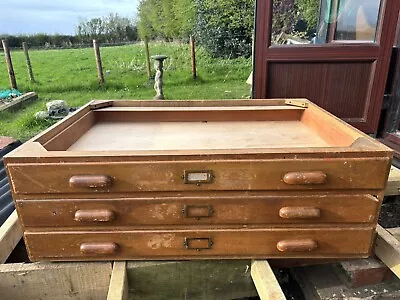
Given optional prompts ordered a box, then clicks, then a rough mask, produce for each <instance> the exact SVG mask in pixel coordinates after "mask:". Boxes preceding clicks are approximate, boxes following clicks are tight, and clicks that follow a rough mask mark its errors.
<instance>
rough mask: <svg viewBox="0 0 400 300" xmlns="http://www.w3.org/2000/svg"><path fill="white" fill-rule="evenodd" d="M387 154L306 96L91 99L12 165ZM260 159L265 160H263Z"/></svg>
mask: <svg viewBox="0 0 400 300" xmlns="http://www.w3.org/2000/svg"><path fill="white" fill-rule="evenodd" d="M360 154H362V156H374V157H377V156H384V157H387V156H388V155H392V151H391V150H390V149H389V148H387V147H386V146H384V145H382V144H381V143H379V142H378V141H376V140H374V139H373V138H371V137H369V136H368V135H366V134H364V133H362V132H360V131H358V130H357V129H355V128H354V127H352V126H350V125H348V124H346V123H345V122H343V121H342V120H340V119H338V118H336V117H335V116H333V115H332V114H330V113H328V112H326V111H325V110H323V109H321V108H319V107H318V106H316V105H314V104H313V103H311V102H309V101H307V100H305V99H273V100H190V101H184V100H179V101H171V100H167V101H126V100H120V101H114V100H107V101H92V102H90V103H88V104H87V105H86V106H84V107H82V108H81V109H79V110H78V111H76V112H75V113H74V114H72V115H71V116H69V117H67V118H65V119H63V120H62V121H60V122H59V123H57V124H55V125H54V126H52V127H51V128H49V129H47V130H46V131H44V132H43V133H41V134H39V135H38V136H36V137H34V138H33V139H31V140H30V141H28V142H26V143H25V144H24V145H23V147H20V149H18V151H14V152H12V153H11V154H9V155H8V159H9V160H10V161H11V160H13V161H18V160H19V158H21V159H23V160H24V161H35V162H37V161H39V160H40V161H68V160H71V161H72V160H74V159H75V158H79V157H84V159H85V161H96V159H98V158H99V157H102V158H103V159H112V160H114V161H117V160H123V161H128V160H145V159H146V157H147V158H148V157H150V156H151V157H153V158H154V159H173V158H172V157H175V156H179V157H180V158H181V159H182V158H183V157H186V158H188V159H189V158H190V157H198V158H200V157H204V155H207V156H210V155H213V157H215V158H217V157H219V158H220V157H222V156H224V157H228V156H230V157H231V158H250V157H253V158H254V157H263V158H278V157H280V158H288V157H295V158H299V157H325V158H328V157H343V156H345V155H348V156H351V155H353V156H354V155H357V156H358V155H360ZM258 155H261V156H258Z"/></svg>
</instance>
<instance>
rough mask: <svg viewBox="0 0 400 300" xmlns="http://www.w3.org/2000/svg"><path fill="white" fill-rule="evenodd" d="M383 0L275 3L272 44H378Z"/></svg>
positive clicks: (291, 1) (287, 1) (318, 0)
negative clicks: (377, 36) (377, 29)
mask: <svg viewBox="0 0 400 300" xmlns="http://www.w3.org/2000/svg"><path fill="white" fill-rule="evenodd" d="M380 2H381V1H380V0H282V1H280V0H274V1H273V19H272V37H271V38H272V44H275V45H276V44H324V43H348V42H357V43H359V42H375V38H376V28H377V24H378V18H379V9H380Z"/></svg>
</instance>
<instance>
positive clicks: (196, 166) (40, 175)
mask: <svg viewBox="0 0 400 300" xmlns="http://www.w3.org/2000/svg"><path fill="white" fill-rule="evenodd" d="M389 163H390V161H389V158H359V159H358V158H357V159H356V158H348V159H339V158H337V159H296V160H293V159H287V160H278V159H276V160H234V161H226V160H225V161H185V162H183V161H171V162H132V163H76V164H71V163H69V164H61V165H60V164H9V165H8V170H9V174H10V177H11V182H12V186H13V190H14V193H16V194H53V193H87V192H96V193H110V192H111V193H113V192H144V191H198V190H216V191H217V190H226V191H229V190H313V189H319V190H324V189H325V190H332V189H384V188H385V185H386V180H387V176H388V173H389Z"/></svg>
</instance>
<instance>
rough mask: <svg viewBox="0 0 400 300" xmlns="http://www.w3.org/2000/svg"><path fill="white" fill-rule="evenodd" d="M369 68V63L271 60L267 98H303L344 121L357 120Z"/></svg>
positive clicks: (363, 103) (362, 108)
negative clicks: (281, 61)
mask: <svg viewBox="0 0 400 300" xmlns="http://www.w3.org/2000/svg"><path fill="white" fill-rule="evenodd" d="M373 67H374V66H373V62H340V63H339V62H338V63H322V62H307V63H285V62H283V63H280V62H273V63H270V64H269V68H268V76H267V78H268V82H267V85H268V88H267V98H283V97H293V98H295V97H302V98H307V99H309V100H311V101H313V102H314V103H316V104H317V105H319V106H321V107H324V108H325V109H327V110H329V111H330V112H331V113H333V114H335V115H337V116H341V117H342V118H343V119H344V120H346V121H350V122H351V121H356V122H360V121H362V120H361V119H362V118H363V117H364V114H365V110H366V109H367V107H366V105H367V103H366V99H367V95H368V91H369V85H370V80H371V76H370V75H371V72H372V69H373ZM344 70H345V71H344Z"/></svg>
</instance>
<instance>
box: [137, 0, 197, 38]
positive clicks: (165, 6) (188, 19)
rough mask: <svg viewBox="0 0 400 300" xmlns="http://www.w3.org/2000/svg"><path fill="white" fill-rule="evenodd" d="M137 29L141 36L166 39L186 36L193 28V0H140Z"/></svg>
mask: <svg viewBox="0 0 400 300" xmlns="http://www.w3.org/2000/svg"><path fill="white" fill-rule="evenodd" d="M138 16H139V21H138V31H139V36H140V37H141V38H144V37H148V38H164V39H166V40H171V39H175V38H177V39H180V38H185V37H187V36H188V35H189V34H190V33H191V32H192V31H193V28H194V22H195V7H194V2H193V0H141V1H140V3H139V13H138Z"/></svg>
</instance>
